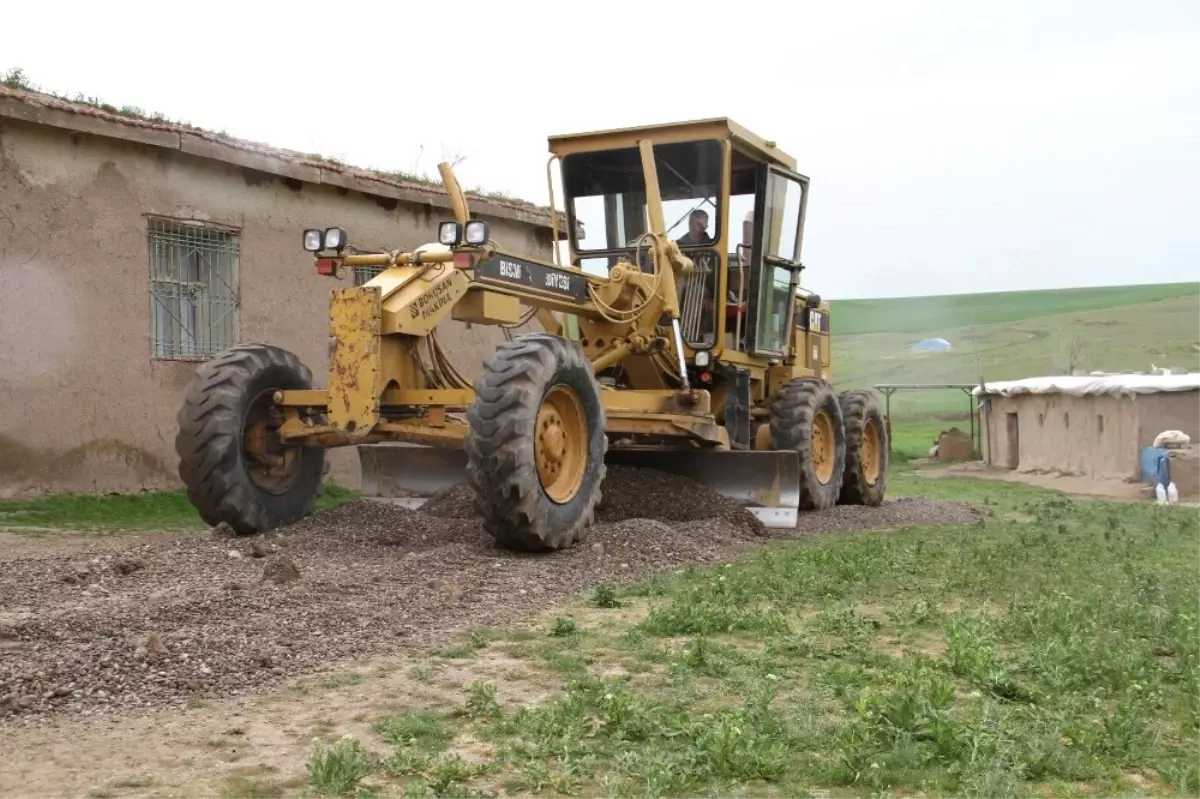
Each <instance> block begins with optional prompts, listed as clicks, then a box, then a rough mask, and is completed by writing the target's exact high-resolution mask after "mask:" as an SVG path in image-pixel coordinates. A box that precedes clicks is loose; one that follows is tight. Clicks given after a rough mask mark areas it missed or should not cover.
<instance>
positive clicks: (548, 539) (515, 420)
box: [466, 333, 608, 551]
mask: <svg viewBox="0 0 1200 799" xmlns="http://www.w3.org/2000/svg"><path fill="white" fill-rule="evenodd" d="M475 394H476V397H475V401H474V402H473V403H472V404H471V406H470V408H468V410H467V420H468V423H469V429H468V432H467V438H466V451H467V480H468V482H469V483H470V485H471V487H472V488H473V489H474V490H475V497H476V502H475V505H476V510H477V511H478V513H479V515H480V516H482V517H483V526H484V529H486V530H487V531H488V533H490V534H491V535H492V537H494V538H495V539H496V540H497V541H498V542H499V543H500V544H501V545H503V546H506V547H509V548H512V549H520V550H526V551H536V550H545V549H562V548H565V547H570V546H572V545H574V544H576V543H578V542H579V541H581V540H582V539H583V537H584V535H585V533H586V529H587V527H588V526H589V525H590V523H591V521H592V518H593V512H594V509H595V506H596V503H597V501H598V500H599V498H600V484H601V482H602V481H603V479H604V474H605V467H604V453H605V452H606V451H607V449H608V439H607V438H606V437H605V435H604V424H605V416H604V405H603V403H602V402H601V400H600V386H599V384H598V383H597V382H596V379H595V378H594V377H593V376H592V365H591V363H589V362H588V360H587V359H586V358H585V357H584V356H583V353H582V352H581V351H580V350H579V348H578V347H577V346H576V345H575V344H574V343H572V342H570V341H567V340H566V339H563V338H559V337H558V336H551V335H548V334H545V333H530V334H527V335H524V336H519V337H517V338H515V339H513V340H512V341H509V342H505V343H503V344H501V345H500V346H499V347H497V348H496V352H495V353H494V354H493V356H492V359H491V361H489V362H488V363H487V365H486V366H485V368H484V371H483V373H482V374H481V375H480V376H479V378H478V379H477V380H476V381H475Z"/></svg>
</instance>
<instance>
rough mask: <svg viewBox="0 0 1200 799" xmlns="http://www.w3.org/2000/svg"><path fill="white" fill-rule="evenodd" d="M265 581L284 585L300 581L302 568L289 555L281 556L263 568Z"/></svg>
mask: <svg viewBox="0 0 1200 799" xmlns="http://www.w3.org/2000/svg"><path fill="white" fill-rule="evenodd" d="M262 579H263V580H270V581H271V582H273V583H277V584H279V585H283V584H284V583H291V582H295V581H296V580H299V579H300V567H299V566H297V565H296V563H295V561H293V560H292V559H291V558H289V557H288V556H287V555H280V556H278V557H276V558H274V559H273V560H271V561H270V562H269V563H268V564H267V565H266V566H265V567H264V568H263V576H262Z"/></svg>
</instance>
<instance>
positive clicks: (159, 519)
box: [0, 485, 358, 532]
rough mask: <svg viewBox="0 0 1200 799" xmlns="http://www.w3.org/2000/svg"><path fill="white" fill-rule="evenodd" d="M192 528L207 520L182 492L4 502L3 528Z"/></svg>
mask: <svg viewBox="0 0 1200 799" xmlns="http://www.w3.org/2000/svg"><path fill="white" fill-rule="evenodd" d="M357 496H358V492H356V491H351V490H350V489H347V488H343V487H341V486H336V485H335V486H329V487H327V488H326V489H325V491H324V493H323V494H322V495H321V496H320V497H318V498H317V503H316V504H317V507H318V508H319V509H320V508H329V507H333V506H335V505H339V504H341V503H343V502H348V501H350V500H352V499H355V498H357ZM21 527H36V528H58V529H64V530H104V531H113V532H116V531H126V530H130V531H132V530H188V529H202V528H204V527H205V525H204V522H203V521H201V519H200V517H199V516H198V515H196V509H195V508H194V507H192V504H191V503H190V502H188V498H187V494H186V493H185V492H183V491H160V492H145V493H139V494H55V495H51V496H47V497H39V498H37V499H17V500H0V529H4V528H21Z"/></svg>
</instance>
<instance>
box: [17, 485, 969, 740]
mask: <svg viewBox="0 0 1200 799" xmlns="http://www.w3.org/2000/svg"><path fill="white" fill-rule="evenodd" d="M976 518H978V511H976V510H975V509H974V508H972V507H971V506H969V505H966V504H965V503H957V502H936V501H932V500H925V499H896V500H889V501H887V502H885V503H884V504H883V505H882V506H880V507H878V508H866V507H856V506H838V507H836V508H834V509H832V510H830V511H825V512H819V513H816V512H809V513H801V514H800V523H799V525H798V527H797V528H796V529H795V530H787V531H782V530H764V529H763V527H762V525H761V524H760V523H759V522H758V520H757V519H756V518H755V517H754V516H753V515H752V514H750V513H748V512H747V511H746V510H745V509H743V508H741V507H740V506H738V505H736V503H732V502H731V501H729V500H727V499H725V498H723V497H720V496H718V495H715V494H712V493H711V492H709V491H707V490H705V489H703V488H701V487H699V486H697V485H696V484H694V483H691V482H690V481H686V480H683V479H682V478H679V477H675V476H672V475H663V474H662V473H659V472H650V473H649V474H647V473H646V472H645V470H638V469H633V468H632V467H623V468H615V467H614V468H610V470H609V474H608V478H607V479H606V481H605V497H604V501H603V506H602V507H601V508H600V509H599V510H598V511H597V514H596V524H595V525H594V526H593V527H592V528H591V529H590V530H589V531H588V535H587V538H586V540H584V541H583V542H582V543H580V544H579V545H577V546H575V547H574V548H572V549H570V550H565V551H558V552H551V553H545V554H525V553H516V552H511V551H508V550H505V549H502V548H500V547H498V546H497V545H496V544H495V542H494V541H493V540H492V538H491V537H490V536H488V535H487V533H485V532H484V531H483V530H482V528H481V527H480V525H479V523H478V521H477V520H476V519H475V518H474V512H473V497H472V496H471V494H470V491H469V489H467V488H465V487H463V486H458V487H455V488H453V489H450V490H449V491H446V492H443V494H442V495H441V496H439V497H437V498H435V499H434V500H432V501H431V502H430V503H428V504H427V505H426V506H425V507H423V508H422V509H421V510H419V511H418V510H409V509H406V508H402V507H399V506H396V505H390V504H387V503H379V502H370V501H362V500H360V501H355V502H349V503H346V504H343V505H340V506H338V507H336V508H332V509H330V510H325V511H321V512H319V513H316V514H314V515H312V516H310V517H308V518H306V519H304V520H302V521H301V522H299V523H297V524H295V525H292V526H291V527H289V528H286V529H283V530H277V531H274V532H272V533H268V534H265V535H260V536H253V537H248V538H229V537H224V536H222V535H221V534H220V533H218V534H217V535H213V534H212V533H211V531H210V532H205V533H199V534H161V533H160V534H153V535H136V536H129V537H127V538H123V539H119V540H116V539H114V538H107V539H106V540H103V541H97V542H96V543H95V544H92V543H90V542H89V543H88V544H85V545H83V546H81V547H78V548H64V547H62V546H58V545H48V546H47V547H46V548H45V550H44V551H41V550H37V549H31V548H30V547H21V548H20V549H18V550H16V551H15V552H13V553H7V554H6V553H4V552H0V728H2V727H3V726H4V725H13V724H16V725H25V724H37V723H42V722H43V721H45V720H46V719H48V718H49V717H52V716H56V715H61V714H86V715H96V714H114V713H125V712H136V711H138V710H140V709H149V708H157V707H163V706H168V707H170V706H175V707H180V708H182V707H184V706H185V705H186V702H187V701H188V699H189V697H195V696H201V697H220V696H236V695H242V694H246V693H250V692H254V691H259V690H263V689H265V688H267V687H269V686H271V685H273V684H276V683H278V682H279V681H280V680H281V679H283V678H285V677H288V676H295V675H298V674H302V673H305V672H308V671H312V670H314V669H315V668H317V667H319V666H321V665H323V664H327V663H329V662H331V661H337V660H342V659H348V658H359V657H366V656H370V655H375V654H382V653H384V652H386V651H389V650H391V649H394V648H395V647H397V646H400V645H416V646H428V645H433V644H435V643H438V642H441V641H443V640H444V639H445V638H446V637H447V636H448V635H449V634H451V633H453V632H454V631H457V630H461V629H463V628H469V627H472V626H481V625H491V624H498V623H501V622H503V621H505V620H506V619H509V618H511V617H513V616H515V615H517V614H519V613H522V612H525V611H528V610H534V609H540V608H543V607H546V606H547V605H550V604H552V603H554V602H557V601H563V600H566V599H568V598H570V597H572V596H576V595H578V593H579V592H580V591H582V590H583V589H584V588H585V587H587V586H591V585H597V584H605V583H607V584H610V585H619V584H625V583H629V582H633V581H635V580H637V579H640V578H641V577H643V576H645V575H647V574H650V573H653V572H656V571H661V570H670V569H677V568H681V567H684V566H691V565H697V566H703V565H708V564H714V563H718V562H725V561H728V560H729V558H730V557H731V556H732V555H734V554H736V553H737V552H739V551H742V550H745V549H747V548H750V547H753V546H756V545H758V544H760V543H761V541H762V540H763V538H764V536H768V535H770V536H772V537H796V536H805V535H811V534H815V533H823V532H830V531H850V530H881V529H889V528H895V527H901V526H908V525H916V524H941V523H961V522H969V521H974V520H975V519H976ZM231 555H235V557H231Z"/></svg>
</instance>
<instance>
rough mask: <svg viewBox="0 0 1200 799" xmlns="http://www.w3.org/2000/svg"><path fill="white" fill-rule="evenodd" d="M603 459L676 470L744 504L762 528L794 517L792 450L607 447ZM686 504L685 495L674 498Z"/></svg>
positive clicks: (789, 524)
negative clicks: (606, 453) (760, 523)
mask: <svg viewBox="0 0 1200 799" xmlns="http://www.w3.org/2000/svg"><path fill="white" fill-rule="evenodd" d="M604 460H605V463H608V464H622V465H625V466H641V467H643V468H646V469H657V470H658V471H662V472H669V473H671V474H677V475H679V476H681V477H686V478H688V479H690V480H694V481H696V482H697V483H700V484H701V485H703V486H705V487H707V488H709V489H711V490H712V491H714V492H716V493H718V494H721V495H723V496H726V497H729V498H730V499H732V500H734V501H736V502H740V503H741V504H742V505H745V506H746V510H748V511H750V512H751V513H753V514H754V515H755V516H757V517H758V518H759V521H761V522H762V523H763V525H765V526H766V527H771V528H777V529H791V528H794V527H795V526H796V523H797V522H798V521H799V512H800V511H799V508H800V460H799V458H798V456H797V455H796V453H795V452H790V451H783V452H774V451H771V452H766V451H757V450H756V451H750V450H676V449H610V450H609V451H608V455H607V456H606V457H605V459H604ZM678 499H679V501H680V502H687V497H679V498H678Z"/></svg>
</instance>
